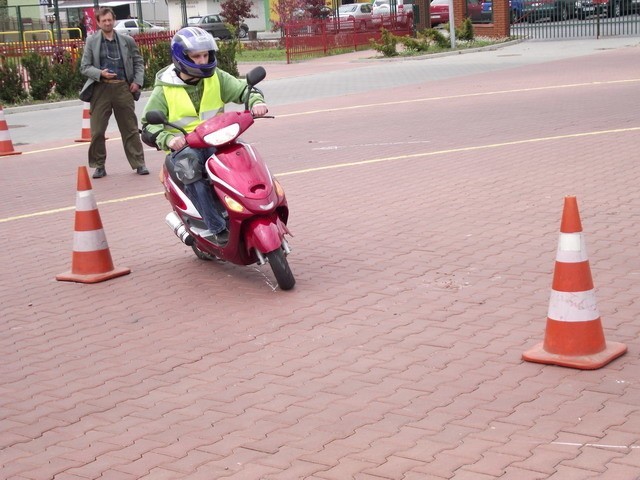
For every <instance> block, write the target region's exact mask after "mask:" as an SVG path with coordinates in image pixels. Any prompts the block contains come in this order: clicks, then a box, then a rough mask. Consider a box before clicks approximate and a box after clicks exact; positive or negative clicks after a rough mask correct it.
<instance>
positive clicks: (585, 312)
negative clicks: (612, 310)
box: [522, 196, 627, 370]
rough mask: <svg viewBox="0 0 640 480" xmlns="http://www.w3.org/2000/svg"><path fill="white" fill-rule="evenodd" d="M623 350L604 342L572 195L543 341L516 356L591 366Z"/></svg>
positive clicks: (564, 214)
mask: <svg viewBox="0 0 640 480" xmlns="http://www.w3.org/2000/svg"><path fill="white" fill-rule="evenodd" d="M626 351H627V346H626V345H624V344H622V343H616V342H606V341H605V338H604V332H603V330H602V321H601V319H600V312H599V311H598V306H597V305H596V296H595V291H594V288H593V280H592V278H591V268H590V266H589V259H588V257H587V249H586V244H585V241H584V236H583V234H582V223H581V222H580V214H579V213H578V202H577V200H576V197H573V196H569V197H565V199H564V210H563V212H562V223H561V225H560V239H559V241H558V251H557V254H556V264H555V270H554V273H553V285H552V290H551V299H550V300H549V311H548V315H547V326H546V331H545V336H544V342H543V343H540V344H538V345H536V346H535V347H533V348H532V349H531V350H528V351H527V352H525V353H524V354H523V355H522V358H523V359H524V360H527V361H529V362H536V363H546V364H550V365H560V366H563V367H571V368H578V369H581V370H595V369H596V368H600V367H602V366H604V365H606V364H607V363H609V362H610V361H611V360H614V359H615V358H618V357H619V356H621V355H623V354H624V353H625V352H626Z"/></svg>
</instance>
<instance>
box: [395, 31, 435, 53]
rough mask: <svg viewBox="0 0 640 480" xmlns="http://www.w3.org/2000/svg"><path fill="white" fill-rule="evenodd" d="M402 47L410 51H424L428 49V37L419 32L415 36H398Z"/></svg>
mask: <svg viewBox="0 0 640 480" xmlns="http://www.w3.org/2000/svg"><path fill="white" fill-rule="evenodd" d="M398 40H399V41H400V42H401V43H402V45H404V48H405V49H407V50H409V51H411V52H426V51H427V50H429V39H428V38H427V37H425V36H424V35H421V34H420V33H419V32H418V34H417V35H416V38H412V37H407V36H404V37H400V38H399V39H398Z"/></svg>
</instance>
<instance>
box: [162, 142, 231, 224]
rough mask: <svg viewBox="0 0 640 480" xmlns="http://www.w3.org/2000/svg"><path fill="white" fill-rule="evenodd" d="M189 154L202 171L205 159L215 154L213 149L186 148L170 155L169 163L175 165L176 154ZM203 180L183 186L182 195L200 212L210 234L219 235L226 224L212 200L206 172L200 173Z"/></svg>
mask: <svg viewBox="0 0 640 480" xmlns="http://www.w3.org/2000/svg"><path fill="white" fill-rule="evenodd" d="M185 152H190V153H192V154H193V155H195V156H196V157H197V158H198V159H199V162H198V164H199V165H198V167H199V168H200V169H201V170H204V164H205V162H206V161H207V159H208V158H209V157H210V156H211V155H213V153H214V152H215V149H214V148H191V147H186V148H184V149H182V150H180V151H179V152H175V153H173V154H172V155H171V157H170V158H171V163H172V164H173V165H175V159H176V156H177V155H178V154H180V153H181V154H183V155H184V153H185ZM202 174H203V178H201V179H200V180H196V181H195V182H193V183H189V184H185V185H184V193H186V194H187V197H189V200H191V201H192V202H193V205H194V207H196V209H197V210H198V212H200V215H201V216H202V220H203V221H204V223H205V225H206V226H207V228H208V229H209V231H210V232H211V233H220V232H222V231H224V230H226V228H227V222H226V221H225V219H224V218H223V217H222V215H220V213H219V212H218V209H217V208H216V207H215V203H216V201H215V200H214V198H213V192H212V190H211V185H210V183H209V177H208V176H207V174H206V172H204V171H203V172H202Z"/></svg>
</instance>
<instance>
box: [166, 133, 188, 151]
mask: <svg viewBox="0 0 640 480" xmlns="http://www.w3.org/2000/svg"><path fill="white" fill-rule="evenodd" d="M186 144H187V141H186V140H185V139H184V137H183V136H182V135H176V136H175V137H173V138H172V139H171V140H169V141H168V142H167V147H169V148H170V149H171V150H174V151H175V150H180V149H181V148H182V147H184V146H185V145H186Z"/></svg>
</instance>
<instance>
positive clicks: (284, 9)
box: [271, 0, 305, 32]
mask: <svg viewBox="0 0 640 480" xmlns="http://www.w3.org/2000/svg"><path fill="white" fill-rule="evenodd" d="M304 6H305V2H304V0H278V1H277V2H276V3H275V4H274V5H273V6H272V7H271V12H272V13H273V14H274V15H275V16H276V17H277V19H276V20H273V19H272V23H273V28H272V29H271V30H272V31H274V32H275V31H277V30H282V29H283V28H284V26H285V24H287V23H288V22H290V21H292V20H294V19H295V20H298V19H300V18H302V17H303V15H301V12H304Z"/></svg>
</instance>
